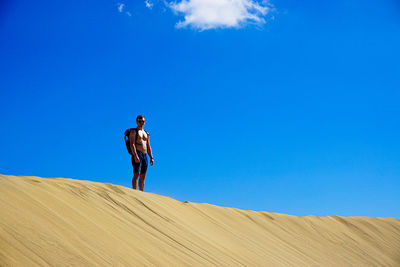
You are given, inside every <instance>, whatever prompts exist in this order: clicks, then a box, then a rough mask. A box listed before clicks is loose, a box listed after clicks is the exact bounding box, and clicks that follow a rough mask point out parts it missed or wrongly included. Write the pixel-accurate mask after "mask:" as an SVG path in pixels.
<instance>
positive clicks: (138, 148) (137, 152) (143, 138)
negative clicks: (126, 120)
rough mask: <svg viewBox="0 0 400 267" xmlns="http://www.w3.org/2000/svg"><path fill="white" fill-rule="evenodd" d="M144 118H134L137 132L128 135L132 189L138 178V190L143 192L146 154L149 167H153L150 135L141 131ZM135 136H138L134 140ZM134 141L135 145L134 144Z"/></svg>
mask: <svg viewBox="0 0 400 267" xmlns="http://www.w3.org/2000/svg"><path fill="white" fill-rule="evenodd" d="M144 123H145V118H144V116H143V115H139V116H137V118H136V124H137V128H136V129H137V131H133V130H132V131H131V133H130V135H129V140H130V145H131V151H132V154H133V155H132V166H133V178H132V187H133V189H136V188H137V180H138V177H139V190H140V191H144V179H145V178H146V171H147V166H148V162H149V161H148V159H147V153H148V154H149V156H150V165H151V166H153V164H154V158H153V153H152V152H151V146H150V140H149V139H150V135H149V134H148V133H147V132H146V131H145V130H144V129H143V126H144ZM136 134H137V135H138V137H137V139H136ZM135 139H136V143H135Z"/></svg>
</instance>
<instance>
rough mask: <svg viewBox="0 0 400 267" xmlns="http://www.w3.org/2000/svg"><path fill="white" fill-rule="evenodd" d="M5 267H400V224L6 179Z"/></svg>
mask: <svg viewBox="0 0 400 267" xmlns="http://www.w3.org/2000/svg"><path fill="white" fill-rule="evenodd" d="M0 218H1V220H0V266H36V265H40V266H47V265H51V266H114V265H118V266H171V265H172V266H216V265H217V266H243V265H245V266H400V220H398V219H395V218H389V217H387V218H376V217H340V216H326V217H317V216H291V215H285V214H279V213H271V212H258V211H257V212H256V211H247V210H246V211H245V210H240V209H235V208H226V207H219V206H215V205H210V204H205V203H192V202H188V201H186V202H180V201H177V200H174V199H172V198H169V197H165V196H160V195H156V194H152V193H146V192H145V193H143V192H139V191H134V190H131V189H129V188H126V187H122V186H117V185H112V184H108V183H96V182H90V181H81V180H74V179H65V178H39V177H31V176H12V175H0Z"/></svg>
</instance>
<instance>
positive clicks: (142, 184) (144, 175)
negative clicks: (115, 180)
mask: <svg viewBox="0 0 400 267" xmlns="http://www.w3.org/2000/svg"><path fill="white" fill-rule="evenodd" d="M144 179H146V174H145V173H143V174H140V177H139V190H140V191H144Z"/></svg>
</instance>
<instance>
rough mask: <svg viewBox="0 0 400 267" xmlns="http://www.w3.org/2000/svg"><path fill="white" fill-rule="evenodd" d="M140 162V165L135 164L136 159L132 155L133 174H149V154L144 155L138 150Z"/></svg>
mask: <svg viewBox="0 0 400 267" xmlns="http://www.w3.org/2000/svg"><path fill="white" fill-rule="evenodd" d="M136 152H137V154H138V157H139V160H140V162H139V163H136V162H135V157H134V156H133V155H132V159H131V160H132V166H133V173H140V174H145V173H146V172H147V166H148V165H149V160H148V159H147V153H143V152H142V151H139V150H136Z"/></svg>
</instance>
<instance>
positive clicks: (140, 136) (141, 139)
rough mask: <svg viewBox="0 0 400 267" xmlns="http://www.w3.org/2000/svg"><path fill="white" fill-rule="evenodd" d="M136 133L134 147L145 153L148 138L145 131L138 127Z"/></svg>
mask: <svg viewBox="0 0 400 267" xmlns="http://www.w3.org/2000/svg"><path fill="white" fill-rule="evenodd" d="M136 134H137V139H136V142H135V147H136V149H137V150H139V151H141V152H143V153H147V139H148V138H149V137H148V136H147V133H146V132H145V131H143V130H139V129H138V130H137V132H136Z"/></svg>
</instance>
